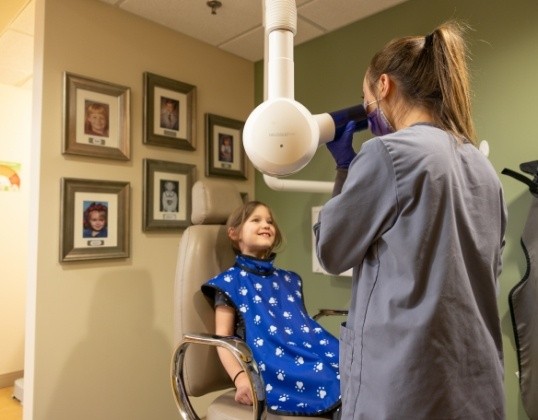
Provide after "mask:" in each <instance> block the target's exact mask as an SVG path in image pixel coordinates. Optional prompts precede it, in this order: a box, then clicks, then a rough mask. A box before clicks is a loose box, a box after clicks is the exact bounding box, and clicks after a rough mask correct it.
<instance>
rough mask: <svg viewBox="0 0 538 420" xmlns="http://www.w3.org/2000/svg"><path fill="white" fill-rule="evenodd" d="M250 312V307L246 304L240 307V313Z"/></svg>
mask: <svg viewBox="0 0 538 420" xmlns="http://www.w3.org/2000/svg"><path fill="white" fill-rule="evenodd" d="M247 311H248V305H245V304H244V303H243V304H242V305H239V312H242V313H246V312H247Z"/></svg>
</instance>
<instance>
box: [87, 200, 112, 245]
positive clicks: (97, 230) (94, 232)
mask: <svg viewBox="0 0 538 420" xmlns="http://www.w3.org/2000/svg"><path fill="white" fill-rule="evenodd" d="M107 213H108V209H107V206H105V205H104V204H101V203H91V204H90V205H89V206H88V208H87V209H86V210H85V211H84V232H83V235H82V236H83V237H84V238H106V237H107V236H108V230H107Z"/></svg>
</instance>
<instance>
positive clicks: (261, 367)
mask: <svg viewBox="0 0 538 420" xmlns="http://www.w3.org/2000/svg"><path fill="white" fill-rule="evenodd" d="M258 367H259V368H260V372H265V362H260V363H258Z"/></svg>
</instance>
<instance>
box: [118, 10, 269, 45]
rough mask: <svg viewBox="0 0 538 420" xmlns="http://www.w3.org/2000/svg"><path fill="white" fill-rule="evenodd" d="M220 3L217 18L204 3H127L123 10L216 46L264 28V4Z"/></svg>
mask: <svg viewBox="0 0 538 420" xmlns="http://www.w3.org/2000/svg"><path fill="white" fill-rule="evenodd" d="M221 1H222V7H221V8H219V9H218V10H217V13H216V14H215V15H212V14H211V9H210V8H209V7H208V6H207V5H206V2H205V1H203V0H202V1H199V0H197V1H193V0H126V1H125V2H123V3H122V4H121V6H120V7H121V8H122V9H124V10H126V11H129V12H132V13H135V14H137V15H141V16H144V17H146V18H147V19H149V20H153V21H155V22H159V23H161V24H162V25H164V26H166V27H168V28H171V29H173V30H175V31H178V32H181V33H183V34H186V35H189V36H191V37H193V38H196V39H199V40H201V41H204V42H206V43H208V44H211V45H214V46H218V45H220V44H222V43H225V42H227V41H229V40H231V39H233V38H235V37H236V36H241V35H243V34H245V33H247V32H249V31H251V30H253V29H254V28H256V27H257V26H259V25H261V19H262V3H261V1H253V0H221Z"/></svg>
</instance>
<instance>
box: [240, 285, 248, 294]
mask: <svg viewBox="0 0 538 420" xmlns="http://www.w3.org/2000/svg"><path fill="white" fill-rule="evenodd" d="M239 293H240V294H241V295H243V296H246V295H247V294H248V290H247V288H246V287H241V288H239Z"/></svg>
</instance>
